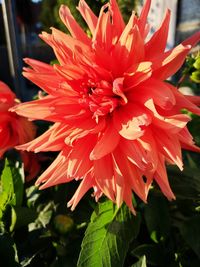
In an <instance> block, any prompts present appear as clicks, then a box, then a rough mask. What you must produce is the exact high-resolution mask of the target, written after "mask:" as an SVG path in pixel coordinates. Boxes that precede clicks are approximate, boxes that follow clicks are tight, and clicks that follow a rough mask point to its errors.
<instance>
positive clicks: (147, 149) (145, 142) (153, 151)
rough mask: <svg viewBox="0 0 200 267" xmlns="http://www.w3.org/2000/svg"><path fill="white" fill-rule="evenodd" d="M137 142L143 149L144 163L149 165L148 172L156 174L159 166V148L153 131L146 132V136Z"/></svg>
mask: <svg viewBox="0 0 200 267" xmlns="http://www.w3.org/2000/svg"><path fill="white" fill-rule="evenodd" d="M137 141H138V143H139V144H140V146H141V149H142V148H143V153H144V155H143V161H144V162H145V163H147V171H149V172H151V171H152V172H154V171H155V170H156V169H157V164H158V154H157V151H158V148H157V145H156V141H155V139H154V136H153V133H152V131H151V129H148V130H147V131H145V133H144V135H143V136H142V137H140V138H139V139H138V140H137Z"/></svg>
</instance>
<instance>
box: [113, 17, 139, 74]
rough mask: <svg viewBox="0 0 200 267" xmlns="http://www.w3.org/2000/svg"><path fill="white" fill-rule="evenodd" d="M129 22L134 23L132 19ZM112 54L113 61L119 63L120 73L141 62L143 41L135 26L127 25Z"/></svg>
mask: <svg viewBox="0 0 200 267" xmlns="http://www.w3.org/2000/svg"><path fill="white" fill-rule="evenodd" d="M132 16H133V15H132ZM131 22H134V19H133V21H132V20H131V21H130V24H131ZM112 53H113V58H114V60H115V61H116V62H120V71H121V73H122V72H123V70H125V71H126V70H127V68H128V67H130V66H132V65H134V64H136V63H139V62H141V61H143V59H144V40H143V38H142V36H141V34H140V31H139V28H138V26H137V25H129V23H128V24H127V26H126V28H125V29H124V31H123V32H122V34H121V36H120V38H119V41H118V42H117V44H116V45H115V47H114V49H113V52H112ZM118 64H119V63H118ZM115 67H116V66H115ZM118 71H119V69H118Z"/></svg>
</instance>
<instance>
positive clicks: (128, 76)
mask: <svg viewBox="0 0 200 267" xmlns="http://www.w3.org/2000/svg"><path fill="white" fill-rule="evenodd" d="M151 66H152V63H151V62H149V61H147V62H141V63H139V64H135V65H134V66H133V67H131V68H130V69H128V70H127V72H125V74H124V76H125V79H124V91H125V92H126V91H129V90H131V89H133V87H136V86H137V85H138V84H140V83H142V82H145V81H146V80H147V79H149V78H150V77H151V75H152V67H151Z"/></svg>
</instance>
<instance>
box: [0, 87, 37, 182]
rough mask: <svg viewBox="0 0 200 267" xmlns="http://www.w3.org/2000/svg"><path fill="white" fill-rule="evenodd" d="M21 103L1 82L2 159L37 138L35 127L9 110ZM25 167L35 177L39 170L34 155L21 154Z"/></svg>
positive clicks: (30, 175)
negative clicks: (14, 149) (11, 150)
mask: <svg viewBox="0 0 200 267" xmlns="http://www.w3.org/2000/svg"><path fill="white" fill-rule="evenodd" d="M17 103H19V100H17V99H16V96H15V94H14V93H13V92H12V91H11V90H10V88H9V87H8V86H7V85H6V84H5V83H3V82H0V140H1V141H0V158H1V157H2V156H3V154H4V153H5V152H6V151H7V150H9V149H11V148H14V147H15V146H16V145H20V144H24V143H25V142H29V141H30V140H32V139H33V138H34V136H35V127H34V125H33V124H32V123H31V122H29V121H28V120H27V119H26V118H23V117H21V116H18V115H17V114H15V113H13V112H10V111H9V109H10V108H12V107H13V106H15V105H16V104H17ZM21 156H22V159H23V161H24V165H25V166H24V167H25V169H26V170H28V172H29V176H28V178H31V177H33V176H34V175H35V174H36V173H37V172H38V169H39V166H38V164H37V161H35V159H34V158H35V156H34V155H33V154H32V153H27V152H21Z"/></svg>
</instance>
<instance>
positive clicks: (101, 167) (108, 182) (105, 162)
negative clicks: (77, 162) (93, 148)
mask: <svg viewBox="0 0 200 267" xmlns="http://www.w3.org/2000/svg"><path fill="white" fill-rule="evenodd" d="M112 166H113V160H112V157H111V155H106V156H105V157H102V158H101V159H98V160H94V177H95V181H96V183H97V185H98V187H99V188H100V189H101V191H102V192H103V193H104V194H105V195H106V196H107V197H108V198H109V199H111V200H112V201H114V202H115V182H114V173H113V167H112Z"/></svg>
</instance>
